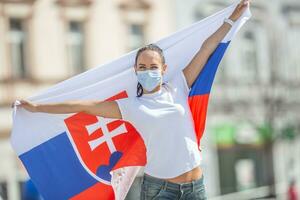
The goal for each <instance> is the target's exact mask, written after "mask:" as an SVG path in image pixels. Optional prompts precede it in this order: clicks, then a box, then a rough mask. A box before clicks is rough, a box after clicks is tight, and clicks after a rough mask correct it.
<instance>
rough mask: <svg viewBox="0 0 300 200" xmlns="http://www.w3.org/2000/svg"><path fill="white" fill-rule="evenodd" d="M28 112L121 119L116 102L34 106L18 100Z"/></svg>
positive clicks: (34, 104) (68, 102)
mask: <svg viewBox="0 0 300 200" xmlns="http://www.w3.org/2000/svg"><path fill="white" fill-rule="evenodd" d="M18 106H21V107H23V108H25V109H26V110H28V111H30V112H44V113H54V114H65V113H77V112H85V113H88V114H92V115H98V116H101V117H107V118H116V119H122V115H121V112H120V109H119V106H118V104H117V102H116V101H66V102H61V103H46V104H36V103H32V102H29V101H26V100H20V105H18Z"/></svg>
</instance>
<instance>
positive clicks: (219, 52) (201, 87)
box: [189, 41, 230, 96]
mask: <svg viewBox="0 0 300 200" xmlns="http://www.w3.org/2000/svg"><path fill="white" fill-rule="evenodd" d="M229 43H230V41H229V42H227V43H220V44H219V45H218V47H217V48H216V50H215V51H214V52H213V53H212V55H211V56H210V57H209V59H208V61H207V63H206V64H205V66H204V67H203V69H202V71H201V72H200V74H199V76H198V77H197V79H196V81H195V82H194V83H193V85H192V88H191V91H190V93H189V96H194V95H204V94H209V93H210V90H211V87H212V84H213V81H214V78H215V74H216V71H217V69H218V66H219V64H220V62H221V60H222V58H223V56H224V53H225V51H226V49H227V47H228V45H229Z"/></svg>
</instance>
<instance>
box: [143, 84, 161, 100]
mask: <svg viewBox="0 0 300 200" xmlns="http://www.w3.org/2000/svg"><path fill="white" fill-rule="evenodd" d="M161 93H162V86H161V87H160V90H158V91H156V92H153V93H148V94H145V93H143V95H142V96H141V97H146V98H147V97H155V96H158V95H160V94H161Z"/></svg>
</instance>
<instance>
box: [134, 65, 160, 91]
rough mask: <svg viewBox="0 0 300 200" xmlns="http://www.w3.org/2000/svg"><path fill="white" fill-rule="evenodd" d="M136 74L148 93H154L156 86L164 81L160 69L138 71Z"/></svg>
mask: <svg viewBox="0 0 300 200" xmlns="http://www.w3.org/2000/svg"><path fill="white" fill-rule="evenodd" d="M136 73H137V79H138V81H139V83H140V84H141V85H142V86H143V88H145V89H146V90H147V91H152V90H153V89H154V88H155V87H156V86H158V85H159V83H160V81H161V79H162V76H161V71H160V70H159V69H156V70H145V71H137V72H136Z"/></svg>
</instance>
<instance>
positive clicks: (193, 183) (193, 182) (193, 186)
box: [192, 180, 195, 192]
mask: <svg viewBox="0 0 300 200" xmlns="http://www.w3.org/2000/svg"><path fill="white" fill-rule="evenodd" d="M194 188H195V181H194V180H193V181H192V192H194V190H195V189H194Z"/></svg>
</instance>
